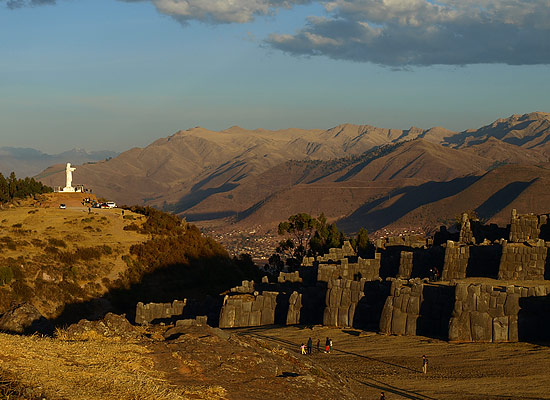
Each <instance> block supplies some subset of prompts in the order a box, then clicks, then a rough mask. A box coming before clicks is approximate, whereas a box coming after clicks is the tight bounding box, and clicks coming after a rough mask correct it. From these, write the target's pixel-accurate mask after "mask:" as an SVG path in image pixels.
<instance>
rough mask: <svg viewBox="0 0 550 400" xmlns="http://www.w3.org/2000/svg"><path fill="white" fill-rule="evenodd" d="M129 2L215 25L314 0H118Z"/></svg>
mask: <svg viewBox="0 0 550 400" xmlns="http://www.w3.org/2000/svg"><path fill="white" fill-rule="evenodd" d="M119 1H124V2H127V3H134V2H142V1H150V2H151V3H153V4H154V5H155V7H156V8H157V10H158V11H159V12H161V13H163V14H167V15H170V16H171V17H173V18H175V19H176V20H178V21H179V22H181V23H184V24H185V23H187V22H188V21H190V20H197V21H201V22H207V23H212V24H224V23H246V22H250V21H252V20H253V19H254V17H256V16H259V15H268V14H272V13H274V12H275V11H276V10H277V9H278V8H291V7H292V6H294V5H297V4H307V3H311V2H312V0H119Z"/></svg>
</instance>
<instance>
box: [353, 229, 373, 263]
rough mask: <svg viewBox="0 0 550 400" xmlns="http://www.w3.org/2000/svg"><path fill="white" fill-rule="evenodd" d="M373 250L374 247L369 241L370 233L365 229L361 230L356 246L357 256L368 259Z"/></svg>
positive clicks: (358, 233)
mask: <svg viewBox="0 0 550 400" xmlns="http://www.w3.org/2000/svg"><path fill="white" fill-rule="evenodd" d="M371 248H372V245H371V243H370V240H369V231H367V230H366V229H365V228H361V229H359V232H357V240H356V245H355V249H356V251H357V255H358V256H361V257H366V256H367V255H369V253H370V252H371Z"/></svg>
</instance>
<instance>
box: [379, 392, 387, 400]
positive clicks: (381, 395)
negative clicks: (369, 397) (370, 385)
mask: <svg viewBox="0 0 550 400" xmlns="http://www.w3.org/2000/svg"><path fill="white" fill-rule="evenodd" d="M380 400H386V396H385V395H384V392H380Z"/></svg>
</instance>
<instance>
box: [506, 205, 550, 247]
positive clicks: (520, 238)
mask: <svg viewBox="0 0 550 400" xmlns="http://www.w3.org/2000/svg"><path fill="white" fill-rule="evenodd" d="M548 222H549V221H548V215H538V216H537V215H534V214H518V213H517V212H516V210H515V209H514V210H512V219H511V221H510V237H509V241H510V242H512V243H519V242H524V241H526V240H536V239H538V238H539V235H540V231H541V228H542V227H543V225H546V224H547V223H548Z"/></svg>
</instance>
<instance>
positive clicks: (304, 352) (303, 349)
mask: <svg viewBox="0 0 550 400" xmlns="http://www.w3.org/2000/svg"><path fill="white" fill-rule="evenodd" d="M300 349H301V350H302V354H306V345H305V344H303V343H302V345H301V346H300Z"/></svg>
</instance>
